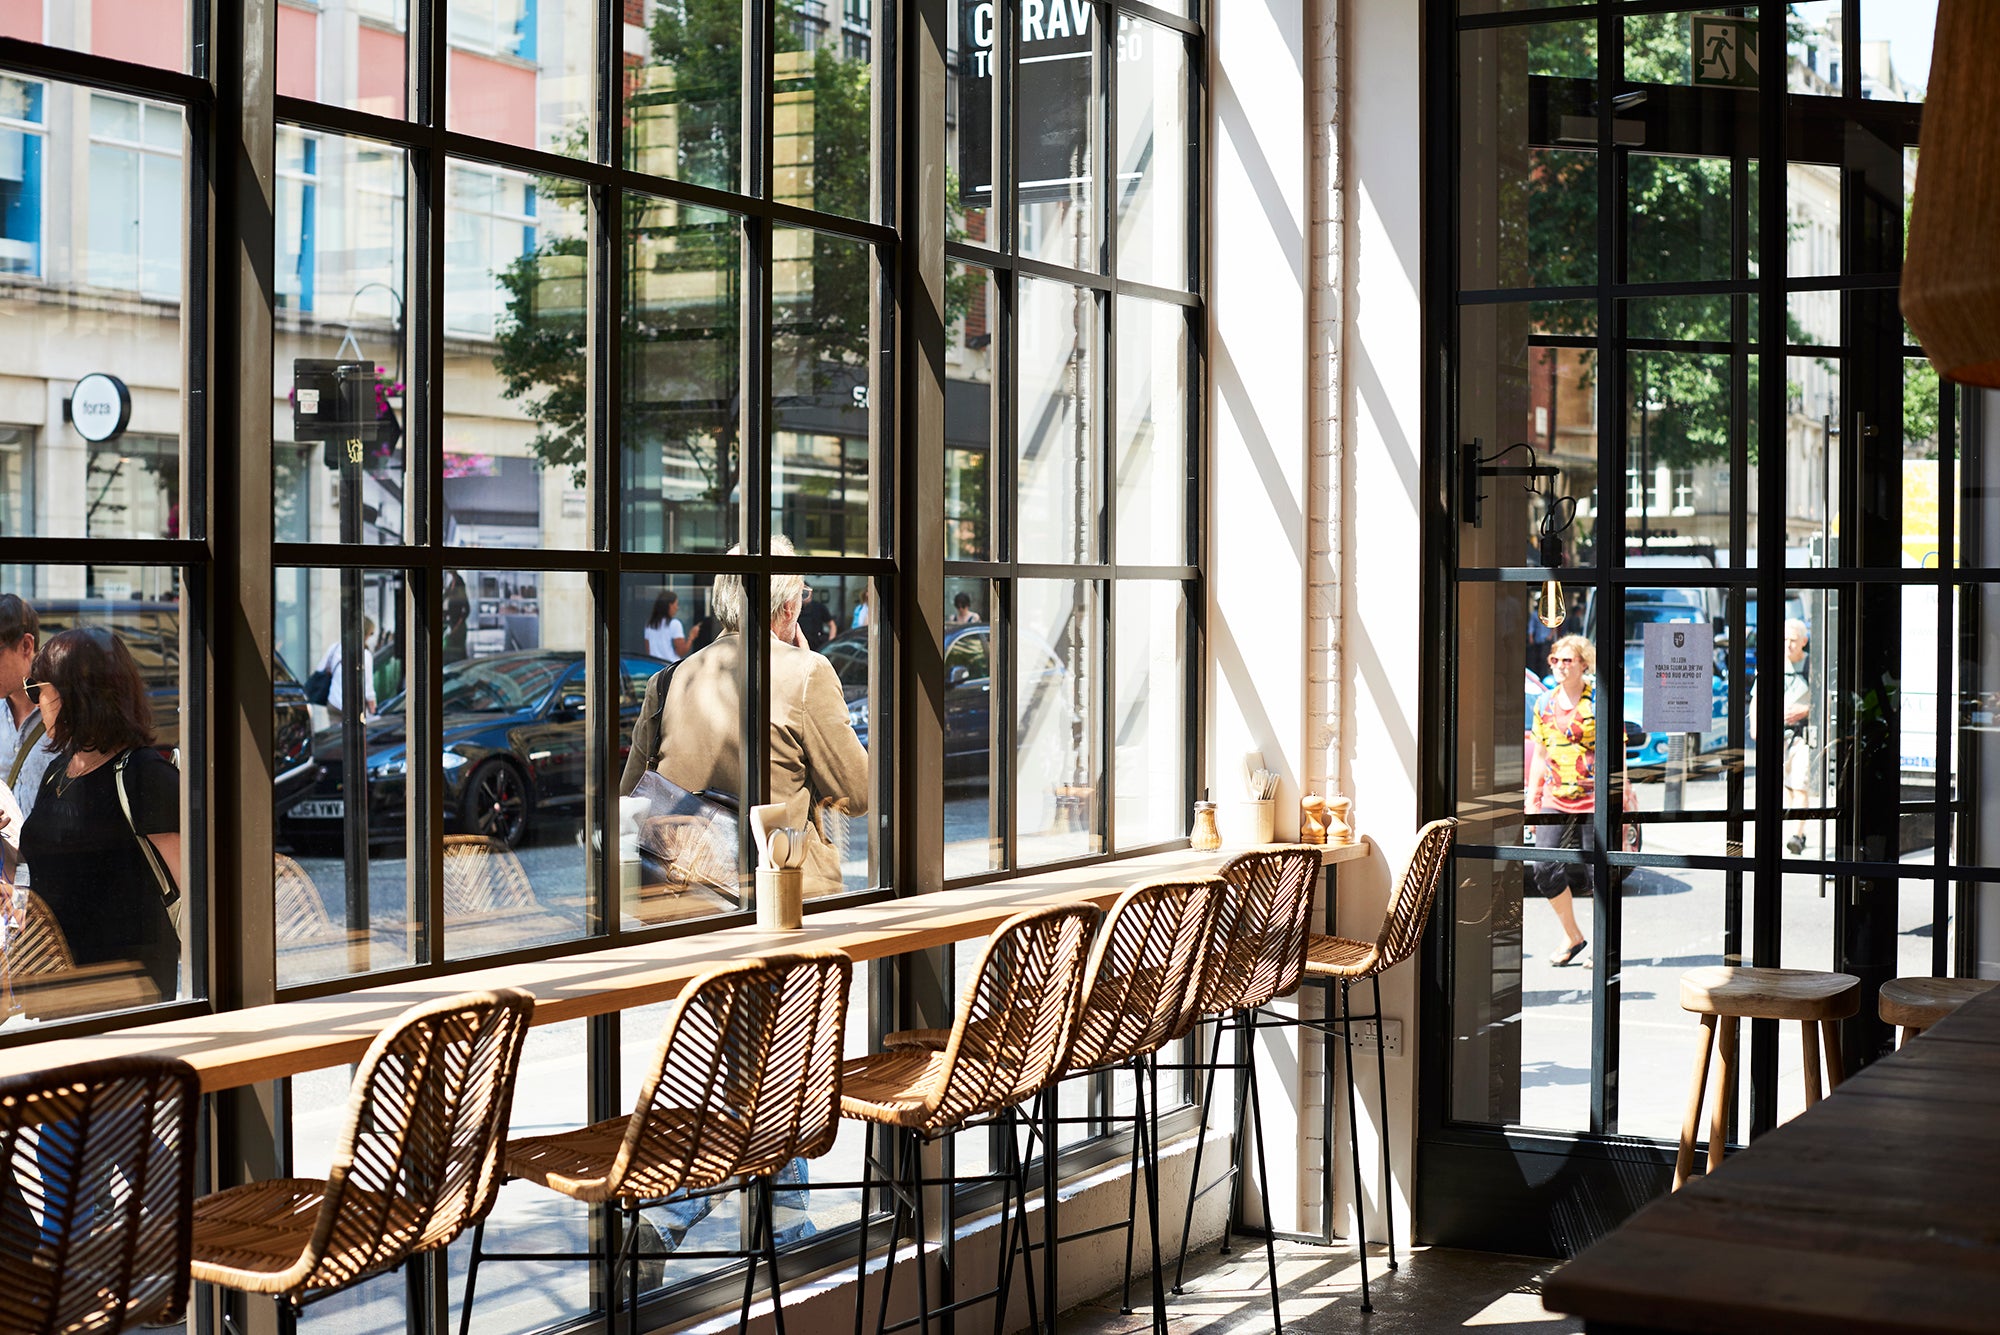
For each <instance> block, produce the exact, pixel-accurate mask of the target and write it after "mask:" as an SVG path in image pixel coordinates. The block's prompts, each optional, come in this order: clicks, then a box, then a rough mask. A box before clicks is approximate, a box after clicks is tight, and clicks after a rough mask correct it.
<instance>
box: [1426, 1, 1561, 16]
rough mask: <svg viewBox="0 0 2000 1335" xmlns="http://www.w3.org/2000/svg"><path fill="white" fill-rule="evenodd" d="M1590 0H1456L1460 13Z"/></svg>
mask: <svg viewBox="0 0 2000 1335" xmlns="http://www.w3.org/2000/svg"><path fill="white" fill-rule="evenodd" d="M1588 3H1590V0H1458V12H1459V13H1461V14H1499V13H1504V12H1507V11H1510V10H1517V9H1552V8H1555V7H1556V6H1558V5H1582V4H1588Z"/></svg>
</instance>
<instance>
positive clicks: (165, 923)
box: [21, 626, 181, 999]
mask: <svg viewBox="0 0 2000 1335" xmlns="http://www.w3.org/2000/svg"><path fill="white" fill-rule="evenodd" d="M28 698H29V699H30V700H33V701H34V702H35V703H36V704H37V705H38V706H39V707H40V708H41V711H42V723H43V726H44V727H45V728H47V730H48V741H47V742H46V743H45V745H47V746H48V747H49V748H50V749H51V750H53V751H55V752H56V753H57V758H56V759H55V760H54V761H52V762H51V763H50V765H49V769H48V773H47V774H45V775H43V776H42V786H41V789H40V792H39V794H38V795H37V796H36V798H35V806H34V810H33V811H31V812H30V813H29V815H28V820H27V823H26V824H25V825H23V826H22V827H21V857H22V860H23V861H25V862H26V863H27V864H28V866H29V867H30V869H32V871H33V872H34V877H35V893H37V894H39V895H40V896H41V897H42V898H43V900H45V901H46V902H47V904H48V906H49V910H50V912H52V913H53V914H54V915H55V919H56V923H57V925H58V926H60V927H61V928H62V931H63V936H64V937H65V938H66V939H67V940H68V942H69V949H70V954H71V955H72V956H73V957H75V959H76V962H77V963H78V964H79V965H90V964H102V963H106V962H117V961H121V960H130V961H134V962H136V963H138V964H139V966H140V967H141V968H142V969H143V970H144V972H145V975H146V977H147V978H149V979H150V980H151V981H152V984H153V986H154V987H155V988H156V989H158V992H159V995H160V997H161V998H163V999H170V998H172V997H174V996H175V995H176V994H177V991H178V988H177V986H176V979H177V974H178V972H179V969H180V960H181V943H180V936H179V934H178V933H177V932H176V931H175V930H174V922H173V918H172V917H171V916H170V914H169V913H168V910H167V904H166V900H165V897H164V896H163V895H162V893H161V888H160V884H159V881H158V879H157V878H156V877H155V876H154V874H153V869H152V867H151V865H150V864H149V862H148V860H147V857H146V854H145V850H143V849H142V848H140V847H139V843H138V840H137V839H135V838H134V837H133V831H134V830H136V831H138V832H139V834H140V835H142V836H144V837H145V838H147V839H150V840H151V841H152V843H153V846H154V847H155V848H157V849H158V850H159V852H160V858H161V860H162V861H163V862H165V864H166V866H167V869H168V872H169V874H171V875H172V876H173V877H174V878H175V879H176V882H178V879H179V876H180V866H181V835H180V810H181V799H180V774H179V771H177V770H176V769H175V768H174V767H173V765H172V764H171V763H169V762H168V761H167V760H166V758H165V757H163V756H161V755H160V753H159V752H158V751H155V750H154V749H153V748H152V741H153V712H152V707H151V706H150V705H149V704H148V702H147V699H146V685H145V682H144V681H142V680H141V679H140V676H139V669H138V666H137V665H136V664H135V663H134V662H133V661H132V653H131V651H130V650H129V649H127V648H126V647H125V645H124V642H123V641H121V640H119V639H118V637H117V636H115V635H113V634H111V633H110V632H109V631H107V630H105V629H103V628H102V627H99V626H80V627H77V628H76V629H74V630H66V631H63V632H62V633H61V634H59V635H56V636H53V637H51V638H50V639H49V641H48V643H47V644H45V645H43V646H42V648H41V650H40V651H39V652H37V653H36V655H35V661H34V663H33V664H32V665H31V666H30V667H29V669H28ZM120 757H126V759H125V763H124V767H123V774H122V775H121V774H120V773H119V764H118V761H119V758H120ZM121 778H122V779H123V782H124V787H125V794H126V796H127V798H128V799H129V800H130V802H131V805H132V819H131V822H130V823H129V824H128V823H127V822H126V819H125V812H124V810H123V808H122V807H121V806H120V804H119V801H118V789H117V787H116V786H115V785H116V784H117V783H118V781H119V780H120V779H121Z"/></svg>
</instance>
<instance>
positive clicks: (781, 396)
mask: <svg viewBox="0 0 2000 1335" xmlns="http://www.w3.org/2000/svg"><path fill="white" fill-rule="evenodd" d="M772 249H773V256H774V261H775V262H774V265H773V270H774V274H773V291H772V294H771V320H772V332H771V409H772V439H771V448H770V453H769V458H770V461H771V524H772V527H773V528H774V529H775V530H776V531H778V532H782V533H786V534H789V535H790V537H791V539H792V541H793V542H794V543H795V544H797V546H798V549H799V550H800V551H801V552H804V553H807V554H810V555H816V556H868V555H871V554H872V553H873V547H874V543H873V541H872V539H871V535H870V528H869V519H870V513H871V511H870V507H869V504H868V502H869V498H870V496H871V495H872V494H873V484H874V467H873V456H874V452H873V450H872V448H871V437H872V434H873V429H872V416H873V414H872V413H871V411H870V407H869V399H870V390H871V388H872V386H873V383H874V373H873V367H872V362H871V359H870V357H869V350H870V349H871V348H873V347H874V346H875V340H874V337H873V333H874V328H873V324H872V319H873V310H874V304H873V285H874V282H875V268H874V264H873V256H872V254H871V251H870V247H869V246H867V245H866V244H865V243H863V242H859V241H849V240H846V239H843V238H841V237H836V236H831V235H829V234H827V233H825V232H814V231H809V230H807V229H805V228H800V227H777V228H774V229H773V235H772Z"/></svg>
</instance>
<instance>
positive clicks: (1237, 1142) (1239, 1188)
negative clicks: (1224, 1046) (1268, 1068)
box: [1222, 1011, 1257, 1256]
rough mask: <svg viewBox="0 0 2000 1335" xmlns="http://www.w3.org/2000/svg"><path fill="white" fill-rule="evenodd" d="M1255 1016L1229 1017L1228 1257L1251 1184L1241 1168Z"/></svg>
mask: <svg viewBox="0 0 2000 1335" xmlns="http://www.w3.org/2000/svg"><path fill="white" fill-rule="evenodd" d="M1252 1019H1253V1017H1252V1016H1250V1015H1249V1014H1248V1013H1247V1012H1244V1011H1238V1012H1236V1014H1235V1015H1233V1016H1231V1017H1230V1023H1231V1025H1233V1026H1234V1027H1235V1030H1236V1043H1235V1047H1236V1066H1235V1072H1236V1075H1235V1080H1236V1088H1235V1091H1234V1098H1235V1100H1236V1127H1235V1130H1234V1131H1233V1132H1232V1133H1231V1135H1230V1140H1229V1151H1230V1153H1231V1154H1233V1155H1235V1156H1236V1162H1235V1163H1232V1164H1231V1165H1230V1166H1229V1208H1228V1209H1227V1210H1225V1211H1223V1214H1222V1254H1223V1255H1224V1256H1227V1255H1229V1235H1230V1232H1231V1230H1233V1229H1234V1228H1235V1226H1236V1221H1237V1219H1238V1218H1239V1217H1241V1215H1242V1213H1243V1190H1244V1188H1245V1187H1246V1186H1248V1185H1249V1184H1248V1183H1247V1182H1245V1181H1244V1177H1245V1173H1244V1171H1243V1168H1242V1167H1241V1165H1242V1163H1243V1162H1244V1160H1243V1133H1244V1131H1245V1130H1246V1129H1248V1122H1249V1115H1250V1099H1249V1097H1248V1094H1247V1092H1246V1091H1248V1090H1251V1089H1254V1088H1256V1066H1257V1054H1256V1038H1257V1029H1256V1026H1255V1025H1254V1023H1252Z"/></svg>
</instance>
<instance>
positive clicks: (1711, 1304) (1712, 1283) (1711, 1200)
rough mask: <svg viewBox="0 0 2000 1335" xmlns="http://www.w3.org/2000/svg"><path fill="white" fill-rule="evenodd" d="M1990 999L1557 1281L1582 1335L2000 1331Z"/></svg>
mask: <svg viewBox="0 0 2000 1335" xmlns="http://www.w3.org/2000/svg"><path fill="white" fill-rule="evenodd" d="M1996 1107H2000V990H1996V991H1992V992H1987V993H1985V994H1984V995H1982V996H1979V997H1975V998H1973V999H1972V1000H1970V1001H1968V1002H1966V1003H1965V1005H1964V1006H1963V1007H1961V1008H1960V1009H1959V1010H1958V1012H1957V1013H1956V1014H1953V1015H1951V1016H1950V1017H1948V1018H1946V1019H1944V1020H1942V1021H1940V1022H1939V1023H1938V1025H1937V1026H1936V1027H1935V1028H1934V1029H1932V1030H1930V1031H1929V1032H1928V1033H1926V1034H1925V1035H1924V1036H1923V1037H1922V1038H1920V1039H1918V1040H1916V1041H1915V1042H1913V1043H1911V1044H1910V1045H1909V1046H1907V1047H1905V1048H1903V1049H1901V1050H1899V1051H1897V1052H1895V1053H1893V1054H1891V1055H1890V1056H1888V1057H1885V1058H1883V1059H1882V1060H1880V1061H1878V1062H1876V1063H1875V1064H1874V1065H1873V1066H1870V1067H1869V1068H1868V1069H1867V1070H1865V1071H1862V1072H1861V1073H1859V1074H1858V1075H1854V1076H1850V1077H1849V1078H1848V1080H1847V1081H1846V1083H1845V1084H1843V1085H1842V1086H1841V1087H1840V1089H1839V1091H1838V1092H1836V1093H1834V1094H1832V1095H1830V1096H1829V1097H1828V1098H1827V1099H1826V1100H1825V1101H1823V1102H1821V1103H1820V1104H1819V1105H1817V1106H1816V1107H1814V1108H1812V1109H1810V1110H1809V1111H1807V1112H1805V1113H1803V1114H1801V1115H1800V1116H1798V1117H1795V1118H1793V1119H1792V1120H1791V1121H1790V1122H1787V1123H1786V1124H1785V1125H1783V1126H1781V1127H1778V1128H1777V1129H1775V1130H1773V1131H1771V1132H1770V1133H1769V1134H1767V1135H1765V1136H1762V1137H1760V1138H1759V1139H1758V1140H1757V1141H1756V1142H1755V1143H1754V1144H1752V1145H1749V1146H1747V1147H1745V1148H1744V1149H1743V1150H1741V1151H1739V1152H1738V1153H1736V1154H1734V1155H1732V1156H1731V1157H1730V1158H1729V1160H1728V1162H1726V1163H1725V1164H1724V1165H1723V1166H1722V1168H1721V1169H1720V1170H1719V1171H1718V1172H1716V1173H1715V1174H1714V1175H1712V1176H1708V1177H1700V1178H1696V1179H1694V1180H1693V1181H1691V1182H1690V1183H1688V1185H1687V1186H1686V1187H1685V1188H1684V1189H1683V1190H1681V1191H1679V1192H1677V1193H1675V1194H1674V1195H1672V1196H1667V1197H1663V1198H1662V1199H1660V1200H1657V1201H1654V1202H1653V1203H1652V1204H1651V1205H1649V1206H1647V1207H1646V1208H1645V1209H1643V1210H1641V1211H1640V1212H1639V1213H1638V1214H1636V1215H1634V1216H1633V1217H1632V1218H1631V1219H1630V1220H1629V1221H1627V1222H1626V1224H1625V1225H1624V1226H1623V1227H1621V1228H1619V1229H1618V1230H1617V1231H1616V1232H1614V1233H1612V1234H1611V1235H1610V1236H1609V1237H1607V1238H1605V1239H1603V1240H1602V1241H1600V1242H1599V1243H1598V1244H1597V1245H1596V1246H1594V1247H1591V1248H1590V1249H1589V1250H1587V1251H1585V1252H1584V1253H1583V1254H1582V1255H1580V1256H1578V1257H1577V1258H1576V1259H1575V1260H1574V1261H1572V1262H1570V1263H1569V1264H1568V1265H1566V1266H1564V1267H1563V1268H1562V1269H1560V1270H1558V1271H1556V1272H1555V1274H1553V1275H1551V1276H1550V1277H1549V1279H1548V1280H1547V1281H1546V1283H1545V1284H1544V1286H1543V1290H1542V1300H1543V1303H1544V1304H1545V1305H1546V1306H1547V1307H1548V1308H1549V1310H1551V1311H1555V1312H1563V1313H1568V1314H1571V1315H1576V1316H1581V1317H1583V1318H1584V1321H1585V1329H1586V1330H1589V1331H1607V1332H1608V1331H1620V1332H1634V1333H1636V1332H1640V1331H1700V1332H1705V1333H1712V1335H1736V1333H1737V1332H1741V1335H1784V1333H1785V1332H1793V1331H1796V1332H1801V1333H1802V1335H1803V1333H1804V1332H1811V1333H1812V1335H1837V1333H1839V1332H1849V1331H1853V1332H1861V1331H1868V1332H1891V1333H1894V1332H1910V1333H1914V1332H1926V1333H1927V1335H1928V1333H1934V1332H1946V1331H1965V1332H1972V1331H1979V1332H1988V1333H1990V1332H1992V1331H1994V1330H2000V1113H1996V1111H1995V1109H1996Z"/></svg>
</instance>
